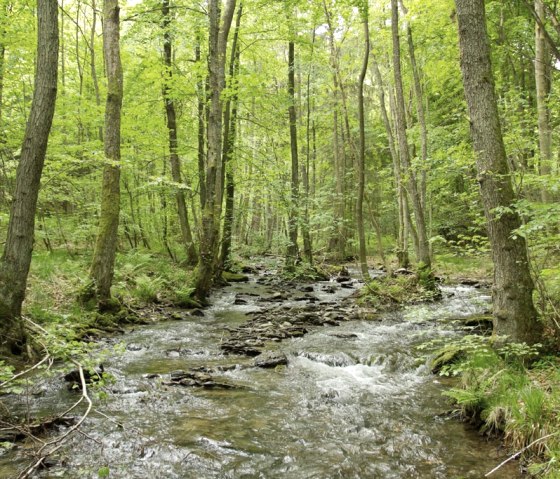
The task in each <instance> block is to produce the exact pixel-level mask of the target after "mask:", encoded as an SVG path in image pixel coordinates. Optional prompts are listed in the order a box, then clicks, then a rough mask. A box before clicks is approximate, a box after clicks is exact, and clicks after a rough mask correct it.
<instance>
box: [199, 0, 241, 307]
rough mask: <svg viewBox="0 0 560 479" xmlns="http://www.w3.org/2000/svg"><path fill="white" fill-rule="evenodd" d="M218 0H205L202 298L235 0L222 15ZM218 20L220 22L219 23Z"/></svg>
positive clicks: (213, 239)
mask: <svg viewBox="0 0 560 479" xmlns="http://www.w3.org/2000/svg"><path fill="white" fill-rule="evenodd" d="M220 3H221V2H220V1H219V0H209V2H208V16H209V22H210V27H209V28H210V29H209V42H208V83H209V95H210V107H209V111H208V128H207V138H208V148H207V156H206V175H205V176H206V177H205V180H206V201H205V204H204V208H203V210H202V219H201V221H202V231H201V241H200V260H199V263H198V275H197V279H196V285H195V289H196V292H195V294H196V296H197V297H198V298H199V299H201V300H204V299H205V298H206V296H207V295H208V293H209V291H210V288H211V287H212V281H213V278H214V273H215V270H216V267H217V263H218V247H219V243H220V241H219V240H220V217H221V211H222V204H221V199H222V191H221V181H220V178H221V174H222V171H221V170H222V134H223V132H222V98H221V95H222V91H223V89H224V85H225V62H226V48H227V39H228V35H229V29H230V27H231V22H232V19H233V14H234V12H235V3H236V0H227V1H226V5H225V9H224V14H223V19H222V18H221V15H220ZM220 24H221V25H220Z"/></svg>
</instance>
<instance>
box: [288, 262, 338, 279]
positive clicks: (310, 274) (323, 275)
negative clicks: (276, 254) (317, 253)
mask: <svg viewBox="0 0 560 479" xmlns="http://www.w3.org/2000/svg"><path fill="white" fill-rule="evenodd" d="M282 276H283V277H284V278H286V279H287V280H291V281H302V282H303V281H325V280H327V279H328V278H329V275H328V273H327V272H326V271H323V269H322V268H321V267H319V266H315V265H310V264H309V263H306V262H300V263H298V264H296V265H295V267H294V269H293V271H289V270H287V269H285V268H284V269H283V270H282Z"/></svg>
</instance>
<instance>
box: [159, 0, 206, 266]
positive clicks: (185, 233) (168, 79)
mask: <svg viewBox="0 0 560 479" xmlns="http://www.w3.org/2000/svg"><path fill="white" fill-rule="evenodd" d="M161 12H162V15H163V23H162V27H163V61H164V64H165V72H164V82H163V101H164V103H165V115H166V119H167V132H168V137H169V164H170V165H171V178H172V179H173V182H174V183H175V184H176V185H183V178H182V175H181V160H180V158H179V154H178V152H177V149H178V140H177V114H176V112H175V101H174V100H173V97H172V95H171V91H170V90H171V87H170V85H171V84H172V82H173V65H172V48H173V46H172V39H171V32H170V25H171V15H170V11H169V0H163V1H162V7H161ZM176 188H177V191H176V192H175V201H176V203H177V215H178V216H179V224H180V226H181V237H182V240H183V246H184V247H185V250H186V254H187V261H186V262H187V264H188V265H190V266H194V265H196V263H197V262H198V255H197V252H196V248H195V245H194V241H193V235H192V231H191V225H190V222H189V213H188V210H187V202H186V200H185V192H184V191H183V189H182V188H181V187H179V186H176Z"/></svg>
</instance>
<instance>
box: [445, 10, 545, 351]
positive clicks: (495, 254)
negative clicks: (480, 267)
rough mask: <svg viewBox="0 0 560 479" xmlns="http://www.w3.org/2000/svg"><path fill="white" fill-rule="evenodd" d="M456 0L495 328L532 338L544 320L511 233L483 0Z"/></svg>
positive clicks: (523, 249)
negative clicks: (488, 249) (489, 252)
mask: <svg viewBox="0 0 560 479" xmlns="http://www.w3.org/2000/svg"><path fill="white" fill-rule="evenodd" d="M455 4H456V7H457V20H458V24H459V48H460V53H461V70H462V74H463V84H464V88H465V98H466V100H467V107H468V113H469V117H470V127H471V136H472V141H473V148H474V152H475V156H476V163H477V170H478V183H479V185H480V191H481V194H482V201H483V205H484V212H485V216H486V220H487V222H488V236H489V239H490V243H491V245H492V259H493V262H494V285H493V288H492V299H493V306H494V313H493V314H494V333H495V334H497V335H507V336H508V340H510V341H515V342H527V343H535V342H537V341H539V339H540V337H541V333H542V325H541V323H540V322H539V321H538V319H537V313H536V311H535V308H534V306H533V298H532V294H533V289H534V286H533V280H532V278H531V275H530V270H529V263H528V259H527V245H526V243H525V239H524V238H523V237H521V236H516V235H515V233H514V231H515V230H516V229H517V228H518V227H519V226H520V225H521V221H520V217H519V215H518V213H517V212H516V211H515V209H514V208H513V206H512V204H513V202H514V201H515V197H514V192H513V187H512V184H511V175H510V171H509V168H508V163H507V157H506V151H505V147H504V141H503V137H502V130H501V125H500V119H499V116H498V106H497V100H496V94H495V88H494V78H493V76H492V67H491V63H490V47H489V43H488V36H487V32H486V19H485V11H484V0H455ZM500 209H503V210H502V211H500Z"/></svg>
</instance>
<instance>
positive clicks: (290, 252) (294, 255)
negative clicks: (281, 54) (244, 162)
mask: <svg viewBox="0 0 560 479" xmlns="http://www.w3.org/2000/svg"><path fill="white" fill-rule="evenodd" d="M288 97H289V101H290V104H289V107H288V118H289V121H290V155H291V158H292V168H291V171H292V176H291V182H290V207H289V212H288V249H287V251H286V270H287V271H293V270H294V268H295V265H296V262H297V260H298V259H299V247H298V217H299V215H298V210H299V155H298V141H297V115H296V99H295V45H294V42H293V40H290V41H289V42H288Z"/></svg>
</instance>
